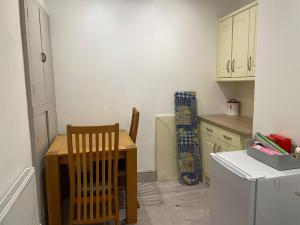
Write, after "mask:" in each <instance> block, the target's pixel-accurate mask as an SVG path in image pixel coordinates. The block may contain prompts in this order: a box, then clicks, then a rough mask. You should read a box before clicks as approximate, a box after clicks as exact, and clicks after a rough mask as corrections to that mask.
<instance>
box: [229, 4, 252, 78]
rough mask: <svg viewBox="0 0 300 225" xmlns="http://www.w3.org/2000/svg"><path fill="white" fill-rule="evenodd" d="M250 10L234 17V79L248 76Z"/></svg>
mask: <svg viewBox="0 0 300 225" xmlns="http://www.w3.org/2000/svg"><path fill="white" fill-rule="evenodd" d="M249 14H250V12H249V10H246V11H244V12H241V13H239V14H237V15H236V16H234V17H233V45H232V77H246V76H247V75H248V73H247V71H248V68H247V62H248V44H249V17H250V15H249Z"/></svg>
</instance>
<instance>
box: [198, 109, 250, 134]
mask: <svg viewBox="0 0 300 225" xmlns="http://www.w3.org/2000/svg"><path fill="white" fill-rule="evenodd" d="M200 120H203V121H206V122H208V123H211V124H213V125H215V126H218V127H221V128H223V129H225V130H229V131H231V132H233V133H237V134H240V135H242V136H252V124H253V119H252V118H249V117H244V116H228V115H225V114H222V115H202V116H200Z"/></svg>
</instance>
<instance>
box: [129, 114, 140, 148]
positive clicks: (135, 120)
mask: <svg viewBox="0 0 300 225" xmlns="http://www.w3.org/2000/svg"><path fill="white" fill-rule="evenodd" d="M139 118H140V112H139V111H138V110H137V109H136V108H133V109H132V116H131V124H130V130H129V136H130V137H131V139H132V140H133V142H134V143H135V142H136V137H137V133H138V128H139Z"/></svg>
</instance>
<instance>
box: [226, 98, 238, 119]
mask: <svg viewBox="0 0 300 225" xmlns="http://www.w3.org/2000/svg"><path fill="white" fill-rule="evenodd" d="M239 105H240V102H239V101H238V100H236V99H231V100H229V101H227V115H228V116H238V115H240V113H239Z"/></svg>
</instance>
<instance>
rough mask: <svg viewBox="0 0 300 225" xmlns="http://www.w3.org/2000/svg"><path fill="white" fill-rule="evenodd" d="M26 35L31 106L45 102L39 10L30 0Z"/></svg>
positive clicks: (41, 104) (38, 105)
mask: <svg viewBox="0 0 300 225" xmlns="http://www.w3.org/2000/svg"><path fill="white" fill-rule="evenodd" d="M27 2H28V11H27V16H28V20H27V21H28V24H27V26H28V34H29V35H28V36H29V49H28V50H29V53H30V67H31V68H30V71H31V73H30V79H31V81H32V82H31V89H32V94H33V99H32V101H33V103H32V104H33V107H40V106H43V105H45V104H46V103H47V101H46V88H45V77H44V70H43V63H42V56H41V53H42V42H41V33H40V32H41V31H40V22H39V21H40V20H39V17H40V10H39V8H38V6H37V5H36V4H35V3H34V2H33V1H32V0H28V1H27Z"/></svg>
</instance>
